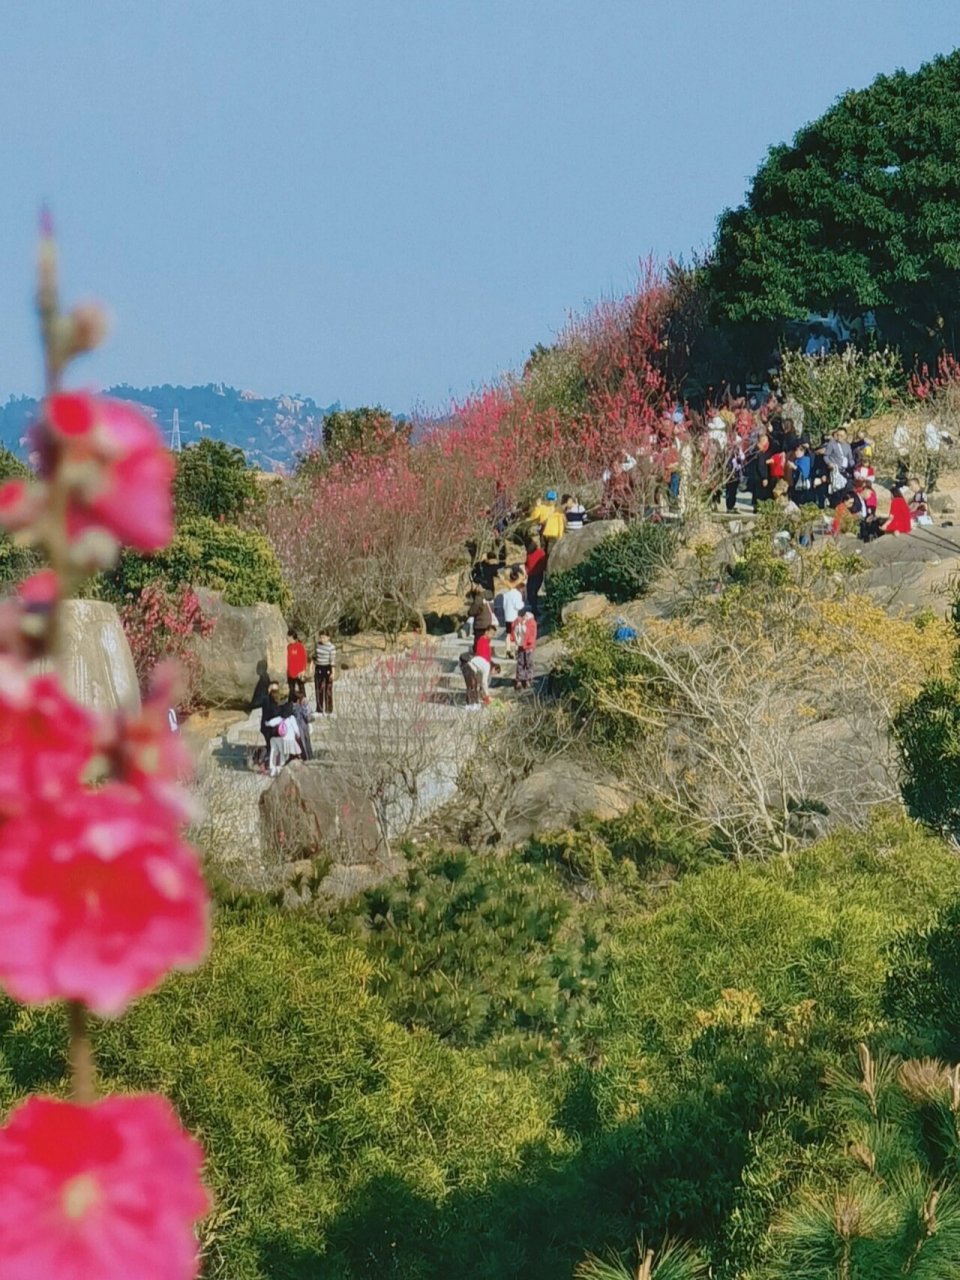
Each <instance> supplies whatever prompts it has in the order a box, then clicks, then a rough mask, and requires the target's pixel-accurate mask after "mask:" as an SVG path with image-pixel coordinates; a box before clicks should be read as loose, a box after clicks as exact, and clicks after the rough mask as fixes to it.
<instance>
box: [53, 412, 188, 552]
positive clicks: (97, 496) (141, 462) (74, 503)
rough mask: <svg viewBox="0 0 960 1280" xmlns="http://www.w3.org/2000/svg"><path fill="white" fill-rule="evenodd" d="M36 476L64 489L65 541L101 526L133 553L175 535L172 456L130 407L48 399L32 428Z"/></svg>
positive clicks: (141, 415) (162, 544) (153, 547)
mask: <svg viewBox="0 0 960 1280" xmlns="http://www.w3.org/2000/svg"><path fill="white" fill-rule="evenodd" d="M29 442H30V446H31V448H32V449H34V450H35V451H36V453H37V458H38V465H39V470H40V474H41V476H43V477H44V478H46V479H49V478H50V477H51V476H52V475H53V474H54V473H57V475H58V478H59V480H60V481H61V482H62V483H65V484H67V485H68V487H69V489H70V494H71V498H70V506H69V509H68V512H67V523H68V531H69V534H70V537H71V539H73V540H76V539H77V538H78V537H79V536H80V535H82V534H85V533H88V532H89V531H91V530H93V531H103V532H105V533H107V534H109V535H110V536H111V537H112V538H114V539H115V540H116V541H117V542H120V543H123V544H125V545H127V546H131V547H135V548H136V549H137V550H138V551H158V550H159V549H160V548H161V547H165V546H166V545H167V543H168V542H169V541H170V539H171V538H172V536H173V500H172V497H171V492H170V486H171V482H172V480H173V471H174V466H173V459H172V458H171V456H170V454H169V453H168V452H167V450H166V448H165V447H164V444H163V440H162V439H161V437H160V433H159V432H158V431H157V428H156V427H155V426H154V424H153V423H152V422H151V421H150V419H149V418H148V417H147V416H146V415H145V414H144V413H142V412H141V411H140V410H139V409H138V408H136V406H134V405H132V404H128V403H127V402H126V401H123V400H108V399H106V398H105V397H103V396H91V395H78V394H72V393H71V394H67V393H62V394H60V395H55V396H51V397H50V399H49V400H48V401H47V402H46V405H45V406H44V413H43V417H42V418H41V419H40V421H39V422H37V423H35V424H34V426H33V427H32V428H31V430H30V435H29Z"/></svg>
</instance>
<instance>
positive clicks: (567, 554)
mask: <svg viewBox="0 0 960 1280" xmlns="http://www.w3.org/2000/svg"><path fill="white" fill-rule="evenodd" d="M626 527H627V526H626V525H625V524H624V523H623V521H622V520H595V521H594V522H593V524H586V525H584V526H583V528H582V529H573V530H568V531H567V533H565V534H564V536H563V537H562V538H561V539H560V541H559V542H558V543H557V545H556V546H555V547H554V548H553V550H552V551H551V552H550V561H549V563H548V565H547V576H548V577H549V576H550V574H551V573H565V572H566V570H567V569H575V568H576V567H577V565H578V564H582V563H583V561H584V560H586V558H587V556H588V555H589V554H590V552H591V551H592V550H593V549H594V547H596V546H598V545H599V544H600V543H601V542H603V540H604V538H609V537H610V536H611V534H614V533H622V532H623V531H624V529H625V528H626Z"/></svg>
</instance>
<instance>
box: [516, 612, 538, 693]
mask: <svg viewBox="0 0 960 1280" xmlns="http://www.w3.org/2000/svg"><path fill="white" fill-rule="evenodd" d="M513 638H514V640H515V641H516V645H517V671H516V675H515V677H514V681H513V687H514V688H515V689H529V688H530V687H531V685H532V684H533V651H534V649H535V648H536V647H537V620H536V618H535V617H534V616H533V614H532V613H531V612H530V608H529V606H528V605H524V606H523V608H522V609H521V610H520V616H519V618H517V625H516V626H515V627H514V631H513Z"/></svg>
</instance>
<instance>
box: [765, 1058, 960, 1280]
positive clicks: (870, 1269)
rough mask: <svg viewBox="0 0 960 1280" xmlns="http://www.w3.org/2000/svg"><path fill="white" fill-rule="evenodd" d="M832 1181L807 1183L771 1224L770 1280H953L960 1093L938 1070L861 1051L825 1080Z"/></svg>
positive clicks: (958, 1251)
mask: <svg viewBox="0 0 960 1280" xmlns="http://www.w3.org/2000/svg"><path fill="white" fill-rule="evenodd" d="M829 1078H830V1083H831V1086H832V1088H831V1097H830V1103H831V1109H832V1111H833V1113H834V1122H835V1125H836V1129H837V1131H838V1140H837V1141H836V1144H835V1157H836V1165H837V1175H839V1176H836V1175H833V1174H831V1175H829V1176H827V1177H822V1176H820V1177H815V1178H812V1179H808V1180H806V1181H805V1182H804V1184H803V1185H802V1186H801V1188H800V1189H799V1190H798V1192H797V1193H796V1195H795V1196H794V1197H793V1198H792V1199H791V1201H790V1203H788V1204H787V1206H786V1207H785V1208H784V1209H783V1210H782V1211H781V1212H780V1213H779V1214H778V1215H777V1217H776V1219H775V1221H774V1226H773V1230H772V1232H771V1237H770V1240H769V1248H768V1254H769V1261H768V1266H767V1268H766V1271H765V1274H766V1275H768V1276H769V1277H770V1280H861V1278H862V1280H895V1277H900V1276H903V1275H906V1274H909V1275H911V1276H914V1277H916V1278H917V1280H943V1277H947V1276H957V1275H960V1190H958V1186H957V1182H956V1176H957V1172H958V1169H960V1140H958V1120H960V1089H958V1080H960V1077H958V1076H957V1074H956V1073H955V1071H951V1070H949V1069H948V1068H946V1067H945V1066H944V1065H943V1064H941V1063H939V1062H936V1061H932V1060H930V1059H924V1060H923V1061H906V1062H901V1061H899V1060H897V1059H896V1058H889V1057H885V1056H879V1057H875V1056H874V1055H873V1054H871V1052H870V1051H869V1049H868V1048H867V1046H866V1045H863V1044H861V1045H860V1048H859V1070H857V1071H856V1072H846V1071H833V1072H832V1073H831V1074H830V1077H829Z"/></svg>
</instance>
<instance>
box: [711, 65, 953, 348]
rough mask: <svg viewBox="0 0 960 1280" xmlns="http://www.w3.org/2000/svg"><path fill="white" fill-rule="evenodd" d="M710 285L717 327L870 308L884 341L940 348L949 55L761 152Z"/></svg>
mask: <svg viewBox="0 0 960 1280" xmlns="http://www.w3.org/2000/svg"><path fill="white" fill-rule="evenodd" d="M710 274H711V277H712V279H711V283H712V285H713V287H714V289H715V290H716V294H717V301H718V309H719V312H720V314H721V315H722V316H723V317H724V318H726V319H728V320H732V321H740V322H754V323H756V322H767V323H770V322H773V323H776V322H779V321H782V320H785V319H789V318H803V317H805V316H806V315H807V314H808V313H809V312H811V311H822V310H827V309H830V308H835V309H837V310H839V311H841V312H845V313H853V314H855V315H860V314H863V313H865V312H867V311H871V310H872V311H873V312H875V314H876V317H877V320H878V322H879V324H880V327H881V329H882V331H883V332H884V335H885V337H888V338H890V337H894V338H896V337H899V336H900V335H901V334H902V335H904V337H905V336H906V334H911V335H913V336H914V337H915V340H916V341H918V342H921V343H922V342H923V341H927V342H929V341H935V342H936V343H937V344H938V345H939V344H940V343H942V342H946V343H948V344H951V345H952V342H953V337H954V335H953V332H952V331H953V328H954V325H955V322H956V318H957V312H958V303H960V51H957V52H954V53H952V54H950V55H949V56H945V57H938V58H936V59H934V61H932V62H930V63H927V64H925V65H924V66H922V67H921V68H920V70H919V71H917V72H916V73H914V74H907V73H906V72H905V71H897V72H895V73H894V74H893V75H883V76H879V77H878V78H877V79H876V80H875V81H874V82H873V84H871V85H870V86H869V87H868V88H866V89H862V90H851V91H850V92H848V93H846V94H844V95H843V96H842V97H841V98H840V99H839V100H838V101H837V102H836V103H835V104H834V105H833V106H832V107H831V108H830V110H829V111H827V112H826V113H825V114H824V115H823V116H821V118H820V119H819V120H817V121H815V122H814V123H813V124H810V125H807V126H806V127H805V128H803V129H801V130H800V132H799V133H798V134H797V135H796V137H795V138H794V140H793V144H792V145H789V146H788V145H786V144H781V145H780V146H776V147H773V148H772V149H771V150H770V153H769V155H768V156H767V159H766V161H765V162H764V164H762V165H761V167H760V169H759V170H758V171H757V173H756V174H755V176H754V178H753V181H752V183H751V186H750V190H749V193H748V196H747V200H746V203H745V204H744V205H742V206H741V207H740V208H738V209H732V210H727V211H726V212H725V213H724V214H723V215H722V216H721V218H720V222H719V229H718V238H717V248H716V255H715V259H714V262H713V266H712V269H711V273H710ZM908 341H909V339H908Z"/></svg>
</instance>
